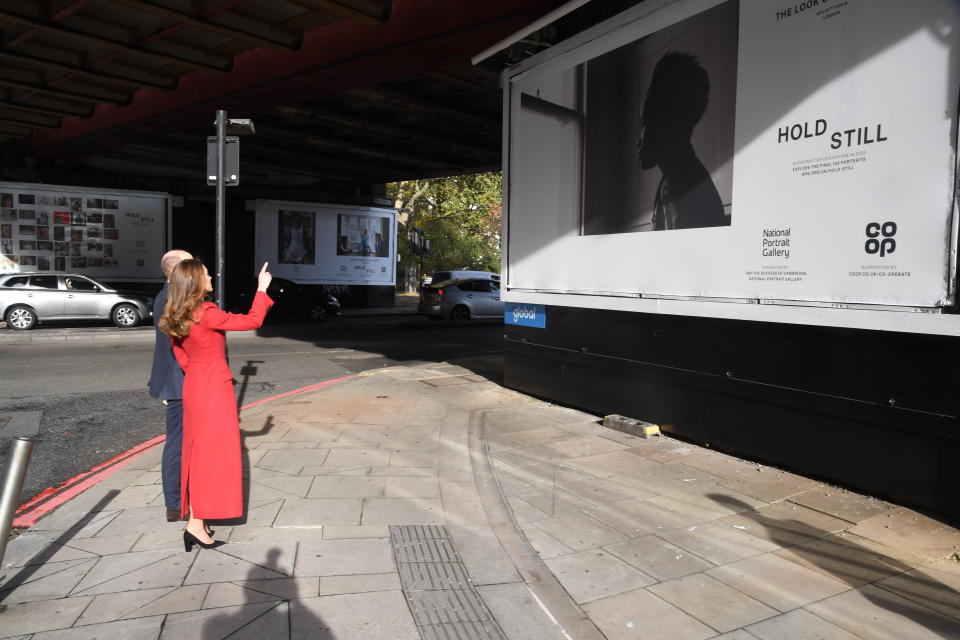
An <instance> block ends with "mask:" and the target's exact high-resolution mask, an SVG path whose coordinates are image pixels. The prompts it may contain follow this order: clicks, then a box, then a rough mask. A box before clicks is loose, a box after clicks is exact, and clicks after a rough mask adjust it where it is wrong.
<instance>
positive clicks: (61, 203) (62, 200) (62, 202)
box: [56, 196, 70, 207]
mask: <svg viewBox="0 0 960 640" xmlns="http://www.w3.org/2000/svg"><path fill="white" fill-rule="evenodd" d="M56 202H57V206H58V207H69V206H70V198H68V197H67V196H57V198H56Z"/></svg>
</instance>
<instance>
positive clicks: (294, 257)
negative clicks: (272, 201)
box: [277, 209, 316, 264]
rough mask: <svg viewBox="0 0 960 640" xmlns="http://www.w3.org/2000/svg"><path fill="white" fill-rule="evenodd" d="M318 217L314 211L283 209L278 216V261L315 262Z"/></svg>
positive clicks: (285, 262)
mask: <svg viewBox="0 0 960 640" xmlns="http://www.w3.org/2000/svg"><path fill="white" fill-rule="evenodd" d="M315 237H316V219H315V216H314V214H313V212H312V211H287V210H284V209H281V210H280V211H279V212H278V217H277V248H278V251H277V262H279V263H280V264H314V262H315V257H314V246H315Z"/></svg>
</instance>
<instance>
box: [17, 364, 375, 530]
mask: <svg viewBox="0 0 960 640" xmlns="http://www.w3.org/2000/svg"><path fill="white" fill-rule="evenodd" d="M355 377H357V374H353V375H349V376H343V377H342V378H335V379H333V380H325V381H324V382H317V383H315V384H308V385H307V386H305V387H300V388H299V389H294V390H293V391H287V392H286V393H280V394H277V395H275V396H271V397H269V398H264V399H263V400H257V401H256V402H251V403H250V404H245V405H243V406H242V407H240V410H241V411H243V410H244V409H250V408H251V407H256V406H259V405H261V404H266V403H268V402H272V401H273V400H278V399H280V398H286V397H288V396H292V395H297V394H301V393H308V392H310V391H318V390H320V389H323V388H325V387H329V386H331V385H333V384H336V383H337V382H342V381H344V380H349V379H350V378H355ZM166 439H167V437H166V436H165V435H164V436H157V437H156V438H152V439H150V440H147V441H146V442H144V443H142V444H138V445H137V446H135V447H133V448H131V449H128V450H127V451H124V452H123V453H121V454H120V455H117V456H114V457H113V458H110V459H109V460H107V461H106V462H101V463H100V464H98V465H96V466H95V467H93V468H92V469H90V470H89V471H85V472H83V473H79V474H77V475H75V476H73V477H72V478H70V479H69V480H67V481H65V482H63V483H61V484H60V485H59V486H56V487H49V488H47V489H44V490H43V491H41V492H40V493H38V494H37V495H36V496H34V497H33V498H32V499H30V500H28V501H27V502H25V503H23V504H22V505H20V508H18V509H17V512H16V516H15V517H14V520H13V525H12V526H14V527H18V528H23V527H32V526H33V525H34V524H36V523H37V520H39V519H40V518H42V517H43V516H45V515H46V514H48V513H50V512H51V511H52V510H54V509H56V508H57V507H59V506H60V505H62V504H63V503H65V502H67V501H68V500H70V499H71V498H74V497H76V496H77V495H79V494H81V493H83V492H84V491H86V490H87V489H89V488H90V487H92V486H94V485H96V484H97V483H98V482H100V481H101V480H104V479H106V478H109V477H110V476H111V475H113V474H114V473H116V472H117V471H119V470H120V469H122V468H124V467H125V466H127V465H128V464H129V463H131V462H133V461H134V460H136V459H137V458H139V457H140V456H142V455H144V454H145V453H147V452H148V451H150V450H151V449H153V448H154V447H157V446H159V445H160V444H162V443H163V441H164V440H166ZM34 505H39V506H34Z"/></svg>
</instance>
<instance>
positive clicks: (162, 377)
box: [147, 249, 193, 522]
mask: <svg viewBox="0 0 960 640" xmlns="http://www.w3.org/2000/svg"><path fill="white" fill-rule="evenodd" d="M192 257H193V256H192V255H190V254H189V253H187V252H186V251H182V250H180V249H174V250H173V251H168V252H166V253H165V254H163V257H162V258H161V259H160V270H161V271H163V275H164V277H165V278H166V279H167V282H166V283H165V284H164V285H163V289H161V290H160V293H158V294H157V297H156V298H154V300H153V323H154V326H156V325H157V323H158V322H159V321H160V316H162V315H163V308H164V307H165V306H167V287H168V286H170V272H171V271H173V268H174V267H175V266H177V265H178V264H179V263H180V262H181V261H182V260H189V259H190V258H192ZM147 385H148V386H149V387H150V395H151V396H153V397H154V398H160V399H162V400H163V404H164V406H165V407H166V421H167V440H166V442H164V444H163V463H162V464H161V466H160V471H161V474H160V475H161V478H162V479H163V499H164V502H166V505H167V522H174V521H176V520H179V519H180V455H181V454H180V452H181V448H182V446H183V371H182V370H181V369H180V365H179V364H177V360H176V359H175V358H174V356H173V346H172V345H171V344H170V338H169V337H167V335H166V334H165V333H163V332H162V331H160V328H159V327H157V335H156V342H155V344H154V347H153V369H152V370H151V371H150V382H148V383H147Z"/></svg>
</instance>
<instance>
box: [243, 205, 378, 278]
mask: <svg viewBox="0 0 960 640" xmlns="http://www.w3.org/2000/svg"><path fill="white" fill-rule="evenodd" d="M255 215H256V247H255V252H254V253H255V261H254V262H255V266H256V268H257V269H259V268H260V265H262V264H263V263H264V262H269V263H270V272H271V273H273V274H274V275H275V276H279V277H282V278H288V279H290V280H293V281H294V282H300V283H304V284H344V285H395V284H396V278H397V269H396V265H397V259H396V255H397V254H396V242H397V212H396V210H395V209H384V208H377V207H356V206H346V205H332V204H316V203H304V202H284V201H277V200H257V202H256V212H255Z"/></svg>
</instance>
